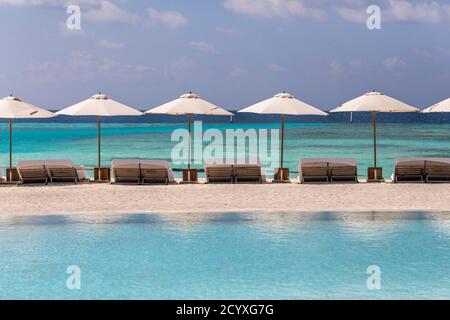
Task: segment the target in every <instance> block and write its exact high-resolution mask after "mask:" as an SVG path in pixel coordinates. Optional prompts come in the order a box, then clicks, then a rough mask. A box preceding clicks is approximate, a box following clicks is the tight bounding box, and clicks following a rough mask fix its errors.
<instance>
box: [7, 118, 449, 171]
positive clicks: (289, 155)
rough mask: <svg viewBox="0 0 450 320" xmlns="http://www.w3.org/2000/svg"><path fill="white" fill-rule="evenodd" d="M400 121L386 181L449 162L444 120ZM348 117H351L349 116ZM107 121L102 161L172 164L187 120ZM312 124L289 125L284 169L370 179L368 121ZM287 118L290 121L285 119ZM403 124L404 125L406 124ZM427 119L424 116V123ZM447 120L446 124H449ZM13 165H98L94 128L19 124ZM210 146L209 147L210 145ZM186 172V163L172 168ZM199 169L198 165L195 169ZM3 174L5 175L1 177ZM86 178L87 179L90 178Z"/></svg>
mask: <svg viewBox="0 0 450 320" xmlns="http://www.w3.org/2000/svg"><path fill="white" fill-rule="evenodd" d="M414 116H415V117H414V118H407V117H405V118H402V117H401V116H398V115H396V116H393V117H390V118H389V117H385V118H383V117H381V121H380V123H379V124H378V162H379V164H380V165H381V166H383V167H384V172H385V176H386V177H388V176H390V174H391V173H392V168H393V163H394V160H395V159H396V158H397V157H403V156H429V157H450V124H449V123H448V121H443V120H442V118H436V117H435V118H434V121H422V120H423V119H422V118H417V117H418V116H416V115H414ZM346 117H348V115H347V116H346ZM136 119H137V118H133V119H132V118H114V119H113V118H110V119H106V121H105V122H106V123H104V124H103V126H102V163H103V165H105V166H108V165H109V164H110V161H111V159H114V158H134V157H139V158H150V159H152V158H153V159H167V160H169V161H170V159H171V151H172V148H173V147H174V146H175V145H176V142H171V134H172V132H173V131H174V130H175V129H177V128H186V123H184V122H183V121H185V119H184V118H183V117H161V118H158V119H155V118H146V117H141V118H138V120H136ZM322 119H323V118H321V119H317V118H310V119H306V120H303V122H298V121H297V119H295V118H293V119H291V121H289V122H288V123H287V125H286V144H285V166H288V167H289V168H290V169H291V172H292V174H291V175H292V177H295V176H296V171H297V170H298V169H297V162H298V160H299V159H300V158H308V157H314V158H318V157H353V158H356V159H357V160H358V162H359V168H360V170H359V174H360V176H361V177H362V178H364V177H365V176H366V168H367V167H368V166H371V165H372V161H373V160H372V154H373V147H372V142H373V138H372V132H373V131H372V126H371V124H370V122H368V121H367V120H368V118H367V117H361V116H360V115H358V116H355V122H354V123H352V124H350V123H349V121H348V119H347V118H342V116H341V117H340V118H337V119H336V118H332V119H327V120H322ZM277 120H279V119H278V118H277V117H271V118H267V117H266V118H263V117H260V118H253V117H248V116H247V117H241V118H239V116H238V117H236V118H235V119H234V123H232V124H231V123H230V121H229V118H226V119H220V120H218V119H217V118H215V119H211V120H209V119H208V120H207V121H208V122H205V123H203V129H204V130H205V129H211V128H214V129H219V130H221V131H222V132H224V130H226V129H237V128H242V129H251V128H254V129H257V130H258V129H279V126H280V124H279V122H277ZM288 120H289V119H288ZM402 120H404V121H402ZM425 120H427V118H425ZM444 120H446V119H444ZM13 132H14V133H13V138H14V149H13V150H14V162H15V163H17V161H20V160H31V159H71V160H73V161H74V162H75V163H77V164H78V165H84V166H87V167H93V166H95V165H96V161H97V128H96V124H95V121H93V119H78V118H62V119H61V118H59V117H58V118H55V119H54V120H46V121H45V122H42V121H41V122H16V123H14V131H13ZM205 145H206V143H205ZM8 152H9V129H8V124H7V123H6V122H2V123H0V165H1V167H2V168H5V167H6V166H7V165H8V161H9V158H8ZM174 167H175V168H182V167H183V165H174ZM197 167H199V168H200V167H201V165H197ZM3 174H5V173H4V171H3ZM88 174H89V173H88Z"/></svg>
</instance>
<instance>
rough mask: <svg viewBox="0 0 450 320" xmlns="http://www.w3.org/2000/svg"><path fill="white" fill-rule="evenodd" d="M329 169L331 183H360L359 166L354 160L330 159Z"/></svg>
mask: <svg viewBox="0 0 450 320" xmlns="http://www.w3.org/2000/svg"><path fill="white" fill-rule="evenodd" d="M328 169H329V174H330V182H337V181H353V182H358V164H357V162H356V160H354V159H330V161H329V162H328Z"/></svg>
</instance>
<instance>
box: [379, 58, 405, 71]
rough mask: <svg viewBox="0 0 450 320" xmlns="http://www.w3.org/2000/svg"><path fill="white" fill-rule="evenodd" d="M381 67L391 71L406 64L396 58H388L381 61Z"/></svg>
mask: <svg viewBox="0 0 450 320" xmlns="http://www.w3.org/2000/svg"><path fill="white" fill-rule="evenodd" d="M383 66H384V68H385V69H386V70H387V71H392V70H394V69H396V68H399V67H404V66H406V62H405V61H403V60H402V59H400V58H398V57H390V58H387V59H386V60H384V61H383Z"/></svg>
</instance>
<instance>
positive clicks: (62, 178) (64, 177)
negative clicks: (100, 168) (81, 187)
mask: <svg viewBox="0 0 450 320" xmlns="http://www.w3.org/2000/svg"><path fill="white" fill-rule="evenodd" d="M47 170H48V174H49V178H50V183H54V182H72V181H73V182H74V183H75V184H77V183H78V182H79V181H80V179H79V177H78V172H77V169H76V168H69V167H67V168H62V167H50V168H47Z"/></svg>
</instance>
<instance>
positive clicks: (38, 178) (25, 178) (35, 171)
mask: <svg viewBox="0 0 450 320" xmlns="http://www.w3.org/2000/svg"><path fill="white" fill-rule="evenodd" d="M18 172H19V176H20V181H21V182H22V184H26V183H39V182H40V183H45V184H46V185H47V184H48V181H49V177H48V172H47V169H46V168H45V167H44V166H42V168H30V169H18Z"/></svg>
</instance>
